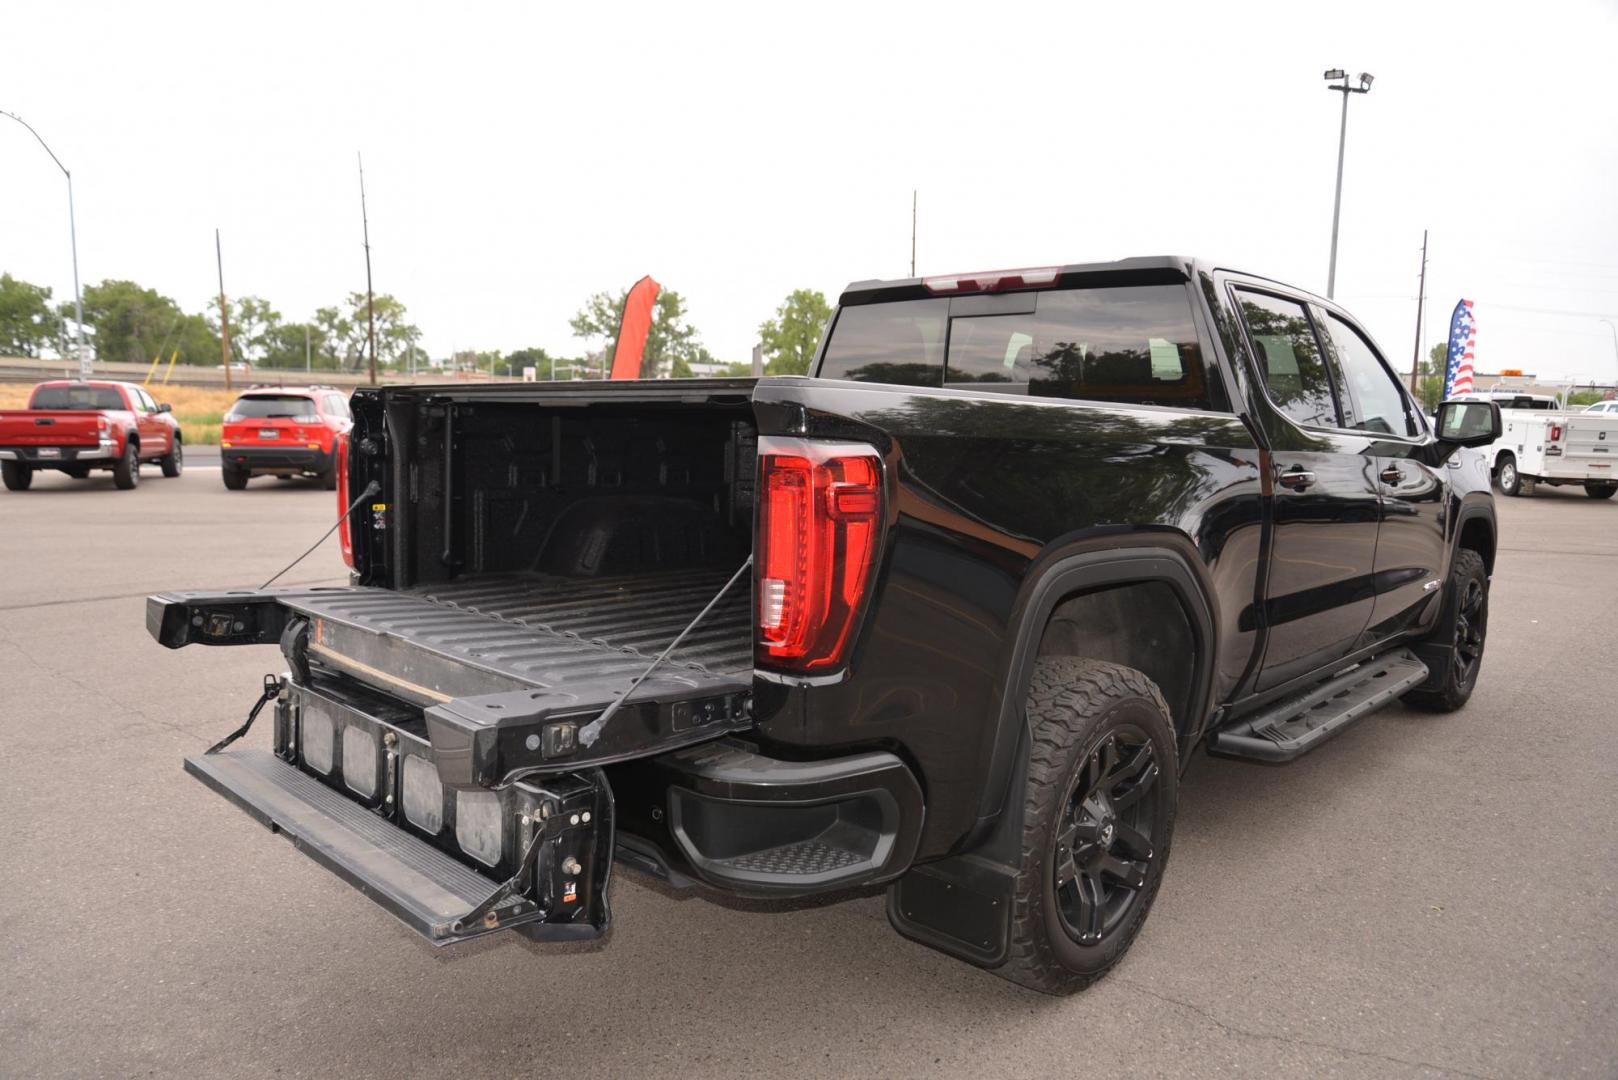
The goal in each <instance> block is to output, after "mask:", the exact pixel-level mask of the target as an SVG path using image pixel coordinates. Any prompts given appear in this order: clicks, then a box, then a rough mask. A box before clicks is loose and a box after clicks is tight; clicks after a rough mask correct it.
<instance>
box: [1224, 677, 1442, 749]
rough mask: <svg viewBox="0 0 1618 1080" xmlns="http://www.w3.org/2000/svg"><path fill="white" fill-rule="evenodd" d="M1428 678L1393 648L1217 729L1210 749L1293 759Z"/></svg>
mask: <svg viewBox="0 0 1618 1080" xmlns="http://www.w3.org/2000/svg"><path fill="white" fill-rule="evenodd" d="M1426 678H1427V665H1426V664H1424V663H1422V662H1421V660H1419V659H1418V658H1417V657H1416V655H1415V654H1414V653H1412V652H1411V651H1410V650H1409V649H1395V650H1394V651H1392V652H1389V653H1384V654H1382V655H1381V656H1378V657H1376V658H1375V659H1372V660H1367V661H1365V663H1363V664H1359V665H1356V666H1355V667H1352V668H1350V669H1349V670H1347V671H1345V672H1343V673H1342V674H1340V675H1336V676H1334V677H1333V678H1330V679H1327V680H1326V681H1325V682H1323V683H1321V684H1319V685H1318V686H1314V687H1311V688H1310V689H1308V690H1305V691H1303V692H1302V693H1300V694H1296V695H1294V696H1292V697H1289V698H1284V699H1282V700H1281V701H1278V702H1276V703H1275V704H1273V705H1270V706H1269V707H1267V708H1265V709H1263V710H1261V711H1260V712H1258V713H1255V714H1254V715H1252V716H1250V717H1246V718H1244V719H1241V720H1238V721H1236V722H1235V723H1234V724H1232V725H1230V726H1229V727H1226V728H1222V729H1220V730H1219V731H1216V732H1214V733H1213V734H1212V735H1211V736H1209V738H1208V752H1209V753H1210V754H1215V755H1217V756H1219V757H1230V758H1241V759H1244V760H1247V761H1260V762H1264V763H1266V764H1272V765H1277V764H1281V763H1283V762H1288V761H1292V760H1295V759H1296V758H1299V757H1301V756H1302V755H1304V754H1306V753H1308V752H1309V751H1310V750H1313V749H1314V748H1315V747H1317V746H1319V745H1320V744H1321V743H1323V742H1325V741H1326V740H1327V739H1329V738H1331V737H1332V736H1333V735H1336V734H1337V733H1338V732H1340V731H1342V730H1343V729H1344V728H1346V727H1348V726H1349V725H1350V724H1352V723H1353V722H1354V721H1356V720H1358V719H1359V718H1360V717H1362V716H1366V715H1368V714H1370V713H1373V712H1375V711H1376V710H1377V709H1380V708H1381V707H1382V706H1384V705H1386V704H1388V703H1389V702H1390V701H1392V700H1393V699H1395V698H1397V697H1398V696H1399V695H1400V694H1403V693H1404V692H1405V691H1407V690H1410V689H1412V688H1414V687H1416V686H1419V685H1420V684H1421V683H1422V682H1424V681H1425V680H1426Z"/></svg>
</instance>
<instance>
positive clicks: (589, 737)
mask: <svg viewBox="0 0 1618 1080" xmlns="http://www.w3.org/2000/svg"><path fill="white" fill-rule="evenodd" d="M752 565H753V556H751V555H749V556H748V557H747V561H746V562H744V563H742V565H741V566H739V567H737V568H736V572H735V573H734V574H732V575H730V580H729V581H727V582H725V583H724V585H722V586H720V589H719V591H718V592H716V593H714V597H713V599H712V600H709V601H708V604H707V606H706V607H704V608H703V609H702V610H701V611H699V612H697V617H696V618H694V619H692V620H691V621H690V622H689V623H687V624H686V627H685V629H684V630H681V631H680V632H679V633H678V634H676V635H674V640H673V641H671V642H669V644H668V648H666V649H664V650H663V651H662V652H660V653H658V654H657V659H655V660H653V661H652V662H651V663H650V664H647V665H646V670H645V671H642V672H641V673H640V674H639V675H637V676H635V677H634V678H633V679H631V680H629V688H628V689H626V690H625V691H624V692H623V693H621V694H619V695H618V696H617V697H616V698H614V699H613V701H612V704H610V705H608V706H607V707H606V708H605V709H604V710H602V713H601V715H600V716H598V717H596V718H595V719H594V720H592V721H590V722H589V723H588V724H586V725H584V726H583V727H582V728H580V729H579V745H580V746H591V745H594V743H595V741H596V740H597V739H599V738H600V737H601V732H602V730H603V729H604V728H605V727H606V726H607V721H608V720H611V719H612V718H613V715H614V714H615V713H616V712H617V711H618V710H619V708H621V707H622V706H623V703H624V702H625V701H628V700H629V695H630V694H633V693H634V692H635V691H636V690H637V689H639V687H640V685H641V684H642V683H644V682H645V681H646V679H647V676H649V675H651V673H652V672H653V671H655V670H657V666H658V665H659V664H661V663H662V662H663V661H665V660H667V659H668V658H669V654H670V653H672V652H673V651H674V650H675V649H676V648H678V647H679V645H680V642H682V641H684V640H685V636H686V635H687V634H689V633H690V632H691V631H692V630H695V629H696V627H697V623H699V622H701V621H702V620H703V617H704V616H706V615H707V614H708V612H710V611H712V610H713V609H714V605H716V604H718V603H719V601H720V600H721V599H723V598H724V595H725V594H726V593H727V592H729V591H730V588H731V586H732V585H735V584H736V582H738V581H740V580H741V577H742V575H743V574H745V573H747V568H748V567H749V566H752Z"/></svg>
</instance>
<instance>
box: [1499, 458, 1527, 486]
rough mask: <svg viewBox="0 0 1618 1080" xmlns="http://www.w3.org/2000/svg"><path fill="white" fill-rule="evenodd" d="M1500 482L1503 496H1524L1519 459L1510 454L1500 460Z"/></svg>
mask: <svg viewBox="0 0 1618 1080" xmlns="http://www.w3.org/2000/svg"><path fill="white" fill-rule="evenodd" d="M1499 482H1500V493H1501V494H1502V495H1521V494H1522V475H1521V474H1520V473H1518V472H1517V459H1516V458H1514V457H1512V456H1511V455H1510V454H1504V455H1502V456H1501V458H1500V473H1499Z"/></svg>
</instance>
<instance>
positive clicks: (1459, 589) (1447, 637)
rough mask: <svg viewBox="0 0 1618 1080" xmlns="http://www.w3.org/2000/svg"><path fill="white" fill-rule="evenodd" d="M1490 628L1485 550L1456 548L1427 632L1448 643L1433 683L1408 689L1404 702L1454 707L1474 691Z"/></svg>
mask: <svg viewBox="0 0 1618 1080" xmlns="http://www.w3.org/2000/svg"><path fill="white" fill-rule="evenodd" d="M1488 633H1489V570H1488V567H1486V566H1485V565H1484V563H1483V556H1481V555H1479V554H1478V553H1477V552H1475V551H1472V550H1471V549H1470V548H1462V549H1461V550H1459V551H1457V552H1456V553H1455V561H1454V564H1453V565H1451V566H1450V570H1449V582H1448V587H1447V588H1446V589H1445V590H1444V610H1443V612H1442V613H1441V614H1440V615H1439V619H1438V625H1437V626H1435V627H1434V628H1433V632H1432V634H1431V635H1430V636H1429V637H1428V638H1427V640H1428V641H1430V642H1444V643H1447V644H1448V645H1449V652H1448V655H1447V656H1446V657H1445V659H1444V672H1443V675H1442V677H1441V680H1440V681H1439V685H1438V688H1437V689H1425V690H1412V691H1410V692H1409V693H1408V694H1406V695H1405V696H1404V701H1405V703H1406V704H1408V705H1413V706H1415V707H1416V708H1418V709H1426V710H1427V711H1428V712H1454V711H1455V710H1456V709H1459V708H1460V707H1461V706H1462V705H1465V704H1466V699H1467V698H1469V697H1471V696H1472V688H1473V687H1475V686H1476V685H1477V682H1478V670H1479V669H1480V668H1481V667H1482V666H1483V643H1484V640H1485V638H1487V636H1488Z"/></svg>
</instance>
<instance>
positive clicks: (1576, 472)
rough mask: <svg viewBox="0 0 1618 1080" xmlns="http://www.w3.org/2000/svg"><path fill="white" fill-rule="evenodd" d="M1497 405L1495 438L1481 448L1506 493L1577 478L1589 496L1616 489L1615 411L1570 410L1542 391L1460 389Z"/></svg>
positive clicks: (1617, 418)
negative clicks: (1498, 436) (1498, 421)
mask: <svg viewBox="0 0 1618 1080" xmlns="http://www.w3.org/2000/svg"><path fill="white" fill-rule="evenodd" d="M1461 396H1463V397H1470V398H1486V399H1488V400H1490V401H1493V402H1494V403H1495V404H1497V405H1499V406H1500V423H1501V432H1500V438H1498V439H1496V440H1495V441H1494V442H1493V443H1492V444H1490V445H1489V446H1485V447H1483V448H1482V450H1481V452H1482V453H1483V454H1485V455H1486V456H1487V459H1488V461H1489V469H1490V471H1491V472H1492V473H1493V474H1494V478H1495V482H1496V483H1497V484H1499V485H1500V490H1501V491H1502V492H1504V493H1505V494H1507V495H1532V494H1533V493H1534V487H1535V485H1537V484H1549V485H1551V486H1552V487H1560V486H1561V485H1563V484H1578V485H1582V486H1583V488H1584V493H1585V494H1586V495H1588V496H1590V498H1592V499H1610V498H1612V496H1613V494H1614V493H1615V492H1618V413H1601V412H1570V411H1567V410H1564V409H1563V408H1562V406H1561V402H1560V401H1558V400H1557V399H1556V398H1554V397H1551V396H1549V395H1546V394H1523V393H1518V392H1515V391H1507V390H1498V389H1496V390H1481V391H1479V392H1477V393H1476V394H1467V395H1461Z"/></svg>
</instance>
